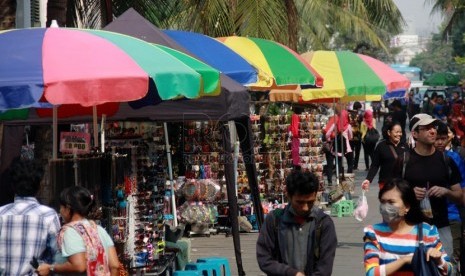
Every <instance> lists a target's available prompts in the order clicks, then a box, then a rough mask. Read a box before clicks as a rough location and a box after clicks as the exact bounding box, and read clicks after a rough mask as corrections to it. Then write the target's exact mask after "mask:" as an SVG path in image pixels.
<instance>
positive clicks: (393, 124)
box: [381, 121, 402, 140]
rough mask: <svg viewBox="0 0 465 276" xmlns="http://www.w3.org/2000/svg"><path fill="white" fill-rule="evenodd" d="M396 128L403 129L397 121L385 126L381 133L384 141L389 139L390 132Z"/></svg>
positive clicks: (387, 123)
mask: <svg viewBox="0 0 465 276" xmlns="http://www.w3.org/2000/svg"><path fill="white" fill-rule="evenodd" d="M395 126H399V127H400V128H402V125H401V124H400V123H399V122H397V121H393V122H389V121H388V122H386V123H385V124H384V125H383V129H382V131H381V134H382V135H383V139H385V140H388V139H389V136H388V131H392V129H393V128H394V127H395Z"/></svg>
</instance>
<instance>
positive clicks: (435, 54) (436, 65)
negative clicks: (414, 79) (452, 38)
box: [410, 35, 457, 76]
mask: <svg viewBox="0 0 465 276" xmlns="http://www.w3.org/2000/svg"><path fill="white" fill-rule="evenodd" d="M426 48H427V49H426V51H425V52H422V53H419V54H417V55H416V56H415V57H414V58H413V59H412V60H411V61H410V66H416V67H420V68H421V69H422V71H423V73H424V75H425V76H428V75H431V74H432V73H435V72H455V71H456V69H457V68H456V63H455V61H454V58H453V56H452V45H451V44H447V43H445V42H443V41H442V40H441V37H440V36H439V35H434V36H433V39H432V40H431V42H429V43H428V44H427V46H426Z"/></svg>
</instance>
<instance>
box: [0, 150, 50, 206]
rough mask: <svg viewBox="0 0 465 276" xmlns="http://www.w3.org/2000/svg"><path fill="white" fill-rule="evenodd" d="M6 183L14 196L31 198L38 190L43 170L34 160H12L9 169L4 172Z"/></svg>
mask: <svg viewBox="0 0 465 276" xmlns="http://www.w3.org/2000/svg"><path fill="white" fill-rule="evenodd" d="M5 173H6V180H5V181H7V183H10V185H11V189H12V191H13V192H14V194H15V195H16V196H21V197H31V196H32V197H33V196H36V195H37V192H39V189H40V182H41V181H42V177H43V176H44V168H43V166H42V164H40V163H39V162H38V161H36V160H27V159H25V160H21V159H20V158H19V157H18V158H15V159H13V161H12V162H11V165H10V167H9V168H8V170H7V171H6V172H5Z"/></svg>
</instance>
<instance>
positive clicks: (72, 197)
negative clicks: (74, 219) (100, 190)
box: [60, 186, 95, 217]
mask: <svg viewBox="0 0 465 276" xmlns="http://www.w3.org/2000/svg"><path fill="white" fill-rule="evenodd" d="M60 205H62V206H66V207H68V208H70V209H71V214H73V213H77V214H80V215H81V216H83V217H87V216H88V215H89V213H90V212H91V211H92V209H93V208H94V206H95V201H94V199H93V197H92V194H91V193H90V191H89V190H87V189H86V188H84V187H81V186H73V187H68V188H66V189H64V190H63V191H62V192H61V194H60Z"/></svg>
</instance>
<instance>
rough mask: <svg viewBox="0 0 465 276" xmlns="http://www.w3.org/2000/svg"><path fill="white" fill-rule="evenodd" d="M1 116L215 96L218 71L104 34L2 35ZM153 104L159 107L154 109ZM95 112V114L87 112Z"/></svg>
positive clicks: (169, 51)
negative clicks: (54, 108)
mask: <svg viewBox="0 0 465 276" xmlns="http://www.w3.org/2000/svg"><path fill="white" fill-rule="evenodd" d="M0 60H2V62H0V110H2V111H6V110H17V109H24V108H29V107H43V106H44V104H45V105H47V104H48V105H54V106H57V105H63V106H62V107H65V106H72V107H73V105H75V104H78V105H80V106H83V107H84V108H86V107H92V106H105V105H108V104H109V103H115V102H127V101H137V100H138V101H140V100H143V99H144V97H147V95H148V93H152V94H156V95H155V96H153V97H151V98H152V99H153V100H155V101H156V100H157V99H159V100H160V101H161V100H171V99H177V98H182V97H186V98H197V97H199V96H202V95H217V94H218V93H219V91H220V83H219V71H218V70H216V69H213V68H211V67H209V66H207V65H206V64H203V63H202V62H199V61H197V60H195V59H193V58H191V57H189V56H187V55H184V54H182V53H180V52H176V51H174V50H172V49H169V48H166V47H163V46H158V45H154V44H150V43H147V42H144V41H142V40H139V39H136V38H133V37H130V36H126V35H122V34H118V33H113V32H107V31H99V30H86V29H66V28H47V29H44V28H34V29H17V30H9V31H5V32H1V33H0ZM152 103H153V104H156V103H157V102H152ZM90 110H91V109H90Z"/></svg>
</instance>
